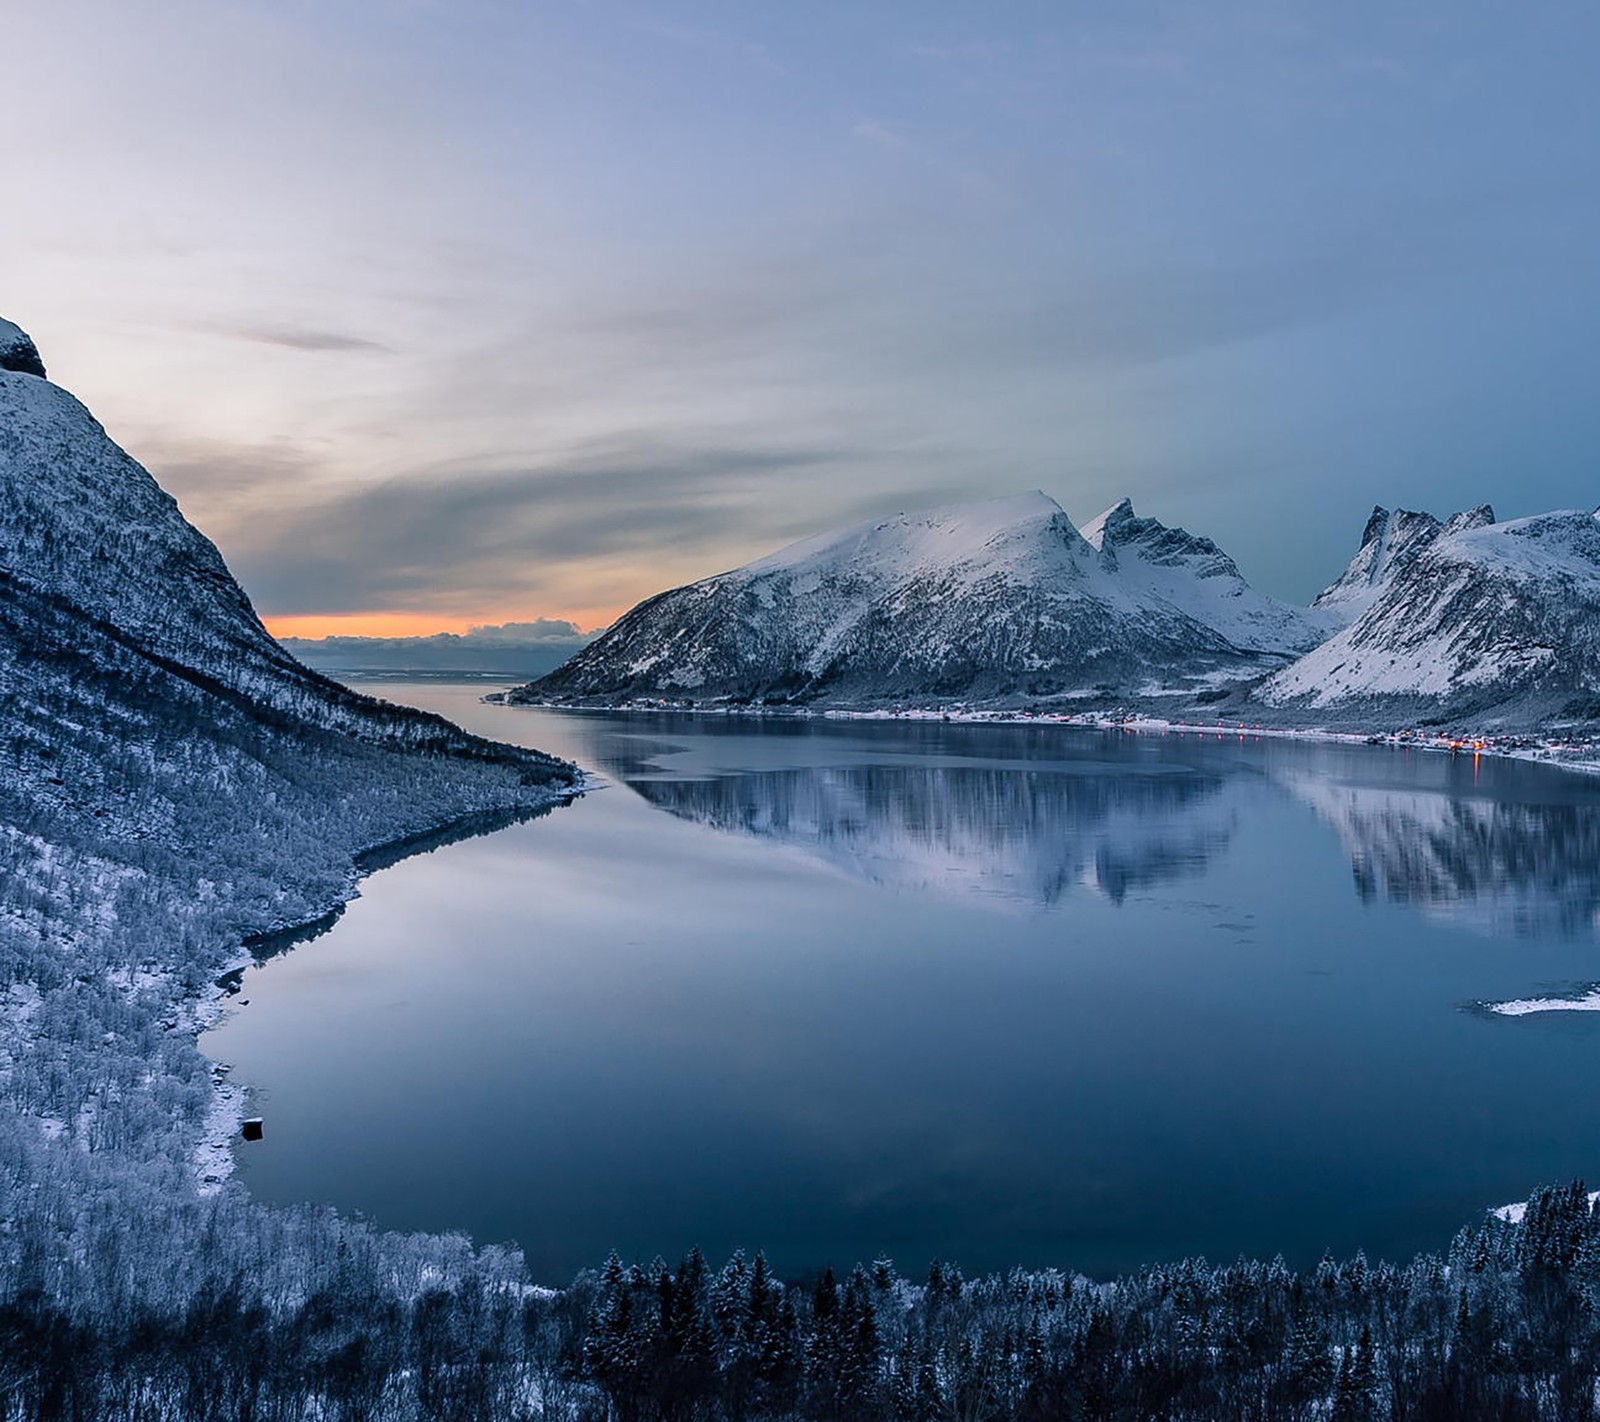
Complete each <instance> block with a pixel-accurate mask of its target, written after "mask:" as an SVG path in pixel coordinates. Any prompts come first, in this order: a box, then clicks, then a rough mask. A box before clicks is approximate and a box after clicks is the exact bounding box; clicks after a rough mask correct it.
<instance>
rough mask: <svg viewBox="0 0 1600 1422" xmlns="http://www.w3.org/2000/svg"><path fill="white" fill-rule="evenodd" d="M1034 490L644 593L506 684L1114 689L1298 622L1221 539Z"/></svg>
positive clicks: (1289, 647)
mask: <svg viewBox="0 0 1600 1422" xmlns="http://www.w3.org/2000/svg"><path fill="white" fill-rule="evenodd" d="M1092 527H1093V529H1094V533H1095V540H1096V541H1095V542H1091V541H1089V540H1086V539H1085V538H1084V537H1083V535H1081V534H1080V533H1079V532H1078V530H1077V529H1076V528H1074V527H1073V525H1072V521H1071V520H1070V519H1069V518H1068V517H1067V515H1066V514H1065V513H1063V512H1062V510H1061V508H1060V507H1059V506H1058V505H1057V504H1056V503H1055V501H1054V500H1052V499H1050V498H1048V497H1047V496H1046V495H1044V494H1042V493H1037V492H1036V493H1031V494H1023V495H1019V496H1017V497H1015V498H1010V499H999V500H994V501H990V502H986V503H979V504H967V505H960V506H956V507H951V508H944V509H935V510H932V511H929V512H925V513H919V514H900V515H897V516H896V517H894V518H890V519H882V520H878V521H874V522H872V523H865V524H860V525H857V526H855V527H853V528H848V529H844V530H841V531H838V532H834V533H827V534H822V535H820V536H818V537H816V538H811V539H807V540H805V541H804V542H801V543H797V544H794V545H793V546H792V547H789V548H785V549H783V550H781V551H779V552H777V553H774V554H772V555H771V556H770V557H767V558H763V559H760V560H758V561H757V562H754V563H750V564H747V565H746V566H744V567H742V568H738V569H735V570H734V571H732V572H729V573H723V574H720V575H718V576H717V577H713V578H707V579H705V580H704V581H702V582H698V583H692V584H690V585H688V586H687V587H681V588H676V589H673V590H672V591H670V592H665V593H662V594H660V595H658V596H656V597H653V598H650V599H649V600H647V601H646V602H643V603H641V604H640V605H639V606H638V607H636V608H634V609H633V610H632V611H631V612H629V613H628V614H627V615H626V616H624V617H623V618H622V619H620V620H619V621H618V623H617V624H616V626H614V627H613V628H612V629H611V630H610V631H609V632H608V633H606V634H605V635H604V636H602V637H600V638H599V639H597V640H596V641H595V642H594V643H592V644H591V645H590V646H589V647H587V648H585V649H584V651H582V652H580V653H579V654H578V655H577V656H575V657H574V658H573V659H572V660H571V661H570V662H568V663H567V664H566V665H565V666H563V667H561V668H559V669H558V670H556V671H555V672H553V673H551V674H550V675H549V676H547V677H544V678H542V679H541V680H539V681H537V682H535V683H532V684H531V686H530V687H529V688H527V689H525V690H524V691H523V692H522V693H520V696H521V697H522V698H523V699H546V698H578V699H583V698H592V699H622V698H627V697H640V696H643V697H651V696H680V697H681V696H688V697H693V698H694V699H697V700H712V699H721V700H727V701H732V702H761V701H770V702H800V703H807V704H839V705H848V704H865V703H869V702H880V703H881V702H916V701H926V700H932V699H937V698H940V697H951V696H958V697H962V698H964V699H971V700H992V699H998V698H1027V697H1049V696H1062V695H1105V696H1115V695H1118V694H1131V693H1134V692H1139V691H1144V690H1149V689H1152V688H1154V689H1161V688H1167V687H1183V686H1200V685H1203V684H1205V683H1206V682H1207V680H1208V679H1211V678H1222V679H1240V678H1246V677H1249V676H1252V675H1259V674H1260V673H1261V672H1262V671H1264V670H1267V669H1270V668H1272V667H1274V666H1277V665H1281V663H1282V662H1283V661H1284V660H1285V659H1286V658H1287V657H1289V656H1291V655H1293V653H1294V652H1296V651H1298V650H1301V649H1302V648H1304V647H1305V646H1308V645H1310V644H1311V643H1312V642H1314V641H1315V640H1316V636H1315V633H1314V631H1313V630H1311V629H1312V626H1313V621H1314V620H1313V619H1310V618H1308V617H1307V616H1306V614H1304V613H1297V612H1296V611H1295V610H1293V609H1290V608H1287V607H1285V606H1284V605H1282V604H1276V603H1273V602H1272V601H1271V600H1270V599H1266V598H1262V597H1260V596H1259V595H1258V594H1256V593H1254V592H1253V591H1252V590H1251V589H1250V588H1249V586H1248V585H1247V584H1246V583H1245V582H1244V580H1243V579H1242V578H1241V577H1239V574H1238V570H1237V569H1236V568H1235V567H1234V566H1233V563H1232V561H1231V560H1230V559H1228V558H1227V557H1226V555H1224V554H1222V553H1221V551H1220V550H1219V549H1217V548H1216V547H1215V545H1213V544H1211V543H1209V542H1208V541H1206V540H1203V539H1194V538H1191V537H1190V535H1188V534H1186V533H1184V532H1183V530H1181V529H1165V528H1163V527H1162V525H1160V524H1158V523H1155V522H1154V521H1153V520H1141V519H1138V518H1136V517H1135V516H1134V515H1133V511H1132V508H1131V506H1128V505H1119V506H1118V508H1117V509H1113V510H1111V511H1110V512H1108V514H1106V515H1105V516H1104V517H1103V518H1102V519H1100V520H1097V521H1096V524H1095V525H1093V526H1092Z"/></svg>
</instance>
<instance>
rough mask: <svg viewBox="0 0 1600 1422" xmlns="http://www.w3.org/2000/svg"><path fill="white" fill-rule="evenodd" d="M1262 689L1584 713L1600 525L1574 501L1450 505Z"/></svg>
mask: <svg viewBox="0 0 1600 1422" xmlns="http://www.w3.org/2000/svg"><path fill="white" fill-rule="evenodd" d="M1258 694H1259V697H1260V699H1261V700H1262V701H1263V702H1264V703H1266V704H1267V705H1269V706H1275V707H1300V708H1304V709H1313V710H1351V709H1355V710H1360V709H1362V708H1363V707H1365V708H1369V709H1372V710H1375V711H1376V710H1378V709H1379V707H1380V706H1381V705H1382V704H1383V703H1389V704H1391V705H1395V704H1398V703H1404V702H1412V703H1419V704H1420V703H1431V704H1432V705H1433V706H1434V707H1435V708H1436V709H1437V710H1438V711H1440V712H1443V713H1455V714H1467V713H1472V714H1475V715H1478V716H1480V717H1481V718H1482V719H1483V720H1484V723H1485V724H1486V725H1496V724H1501V723H1504V724H1511V723H1513V722H1516V721H1519V720H1520V721H1524V722H1533V721H1537V720H1544V719H1548V718H1550V717H1557V718H1567V719H1572V718H1578V719H1589V718H1591V717H1592V715H1593V711H1592V709H1591V707H1590V705H1589V703H1590V702H1592V701H1593V700H1594V698H1595V697H1596V696H1597V695H1600V522H1597V521H1596V517H1595V515H1594V514H1591V513H1588V512H1586V511H1583V510H1558V511H1557V512H1554V513H1547V514H1538V515H1535V516H1533V517H1531V518H1520V519H1512V520H1508V521H1506V522H1503V523H1496V522H1494V521H1493V514H1492V512H1491V511H1490V510H1489V509H1488V508H1487V507H1480V508H1476V509H1469V510H1467V511H1466V512H1464V513H1461V514H1457V515H1456V516H1455V517H1454V518H1452V519H1451V520H1450V521H1449V522H1448V523H1445V524H1442V525H1439V526H1438V528H1437V530H1435V531H1434V532H1433V534H1432V536H1431V537H1429V538H1428V539H1427V540H1426V542H1425V544H1424V546H1422V547H1421V548H1420V549H1417V550H1416V551H1415V552H1413V553H1412V554H1411V556H1410V557H1409V560H1408V561H1407V562H1405V564H1404V565H1403V566H1401V567H1399V568H1397V569H1396V570H1395V571H1394V572H1393V573H1392V574H1391V575H1390V576H1389V578H1388V580H1387V581H1386V582H1385V583H1384V584H1383V585H1382V586H1381V588H1379V589H1378V591H1377V595H1376V596H1375V597H1374V598H1373V599H1372V600H1371V601H1370V602H1369V603H1368V604H1367V606H1366V608H1365V610H1364V611H1362V612H1361V613H1360V615H1359V616H1358V617H1356V618H1355V620H1354V621H1352V622H1351V623H1350V625H1349V626H1348V627H1346V628H1344V629H1343V630H1342V631H1340V632H1338V633H1336V634H1335V635H1334V636H1333V637H1331V638H1329V639H1328V641H1326V642H1325V643H1323V644H1322V645H1321V646H1320V647H1318V648H1316V649H1315V650H1314V651H1312V652H1310V653H1308V654H1307V655H1306V656H1304V657H1302V658H1301V659H1300V660H1299V661H1297V662H1296V663H1294V664H1293V665H1292V666H1290V667H1287V668H1285V669H1284V670H1283V671H1281V672H1278V673H1277V674H1275V675H1274V676H1272V677H1271V678H1269V679H1268V680H1267V682H1266V683H1265V684H1264V685H1263V686H1262V688H1261V689H1260V692H1259V693H1258ZM1385 714H1386V713H1385Z"/></svg>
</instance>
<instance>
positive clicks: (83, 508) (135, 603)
mask: <svg viewBox="0 0 1600 1422" xmlns="http://www.w3.org/2000/svg"><path fill="white" fill-rule="evenodd" d="M43 370H44V366H43V363H42V362H41V361H40V359H39V354H38V351H37V349H36V347H35V346H34V344H33V342H32V341H31V340H30V339H29V338H28V337H27V336H26V335H25V334H24V333H23V332H22V331H21V330H19V329H18V328H17V327H16V326H15V325H12V324H11V323H10V322H0V585H3V586H4V587H5V589H6V591H7V594H8V596H9V597H10V598H11V599H13V600H14V601H15V602H17V603H18V604H19V605H21V604H24V603H29V602H32V601H37V602H39V603H41V604H44V605H48V607H49V608H50V609H51V610H52V611H53V612H54V613H56V614H57V615H65V616H66V617H67V618H68V619H69V620H74V619H75V620H76V621H77V622H79V623H80V624H81V625H82V628H83V629H84V630H83V632H82V633H81V634H79V635H81V636H88V635H91V633H92V635H94V636H96V637H100V638H108V639H112V640H114V641H115V642H117V643H118V645H120V646H121V647H123V648H124V649H125V650H127V651H129V652H132V653H134V654H135V655H137V656H139V657H140V658H142V659H143V660H144V661H145V662H146V663H147V664H148V665H149V666H150V667H151V668H152V669H154V668H159V669H161V670H162V671H164V672H165V673H168V674H171V675H175V676H178V677H180V678H183V679H186V680H188V681H189V682H191V683H193V684H199V685H203V686H205V687H206V688H207V689H208V690H210V691H211V692H213V693H215V694H218V695H226V696H229V697H231V698H234V699H235V700H236V701H242V702H243V703H244V704H248V705H250V706H251V707H253V708H255V710H256V711H257V712H259V713H262V714H267V715H273V716H276V717H279V718H283V717H288V718H291V719H292V720H301V721H304V722H305V723H306V724H307V725H310V726H315V727H317V728H319V729H323V730H337V731H339V732H341V733H343V734H346V735H353V736H356V737H359V738H362V739H366V740H373V741H377V742H381V743H383V744H386V745H394V746H401V745H410V746H419V747H422V746H426V747H431V748H434V749H440V750H445V751H448V752H449V753H451V754H461V755H467V756H471V757H480V756H486V757H489V758H499V759H502V760H503V759H505V756H506V755H507V752H505V750H504V748H501V747H493V746H491V745H490V744H489V743H488V742H484V741H480V740H478V739H477V738H475V737H470V736H466V735H464V734H463V733H461V732H459V731H457V730H456V728H455V727H453V726H450V725H449V724H448V723H447V722H445V721H443V720H440V719H439V718H437V717H428V716H424V715H422V714H421V713H418V712H413V711H409V710H406V711H401V710H398V709H397V708H395V707H392V706H389V705H388V704H387V703H382V702H378V701H375V700H373V699H372V698H370V697H365V696H360V695H357V694H356V693H354V692H351V691H350V690H348V689H347V688H346V687H343V686H341V685H339V684H338V683H337V682H334V681H331V680H329V679H328V678H326V677H324V676H321V675H319V674H318V673H316V672H313V671H311V670H309V669H308V668H306V667H304V666H302V665H301V664H300V663H299V662H298V661H296V660H295V659H294V658H293V657H292V656H290V655H289V653H288V652H286V651H285V650H284V649H283V648H282V647H280V646H279V645H278V643H277V642H275V641H274V640H273V639H272V637H271V635H270V634H269V633H268V632H267V630H266V629H265V628H264V627H263V626H262V625H261V622H260V620H259V618H257V616H256V614H255V610H254V609H253V608H252V607H251V605H250V600H249V598H248V597H246V595H245V593H244V590H243V589H242V588H241V587H240V586H239V585H238V583H237V582H235V581H234V579H233V576H232V574H231V573H229V571H228V569H227V566H226V565H225V564H224V563H223V561H222V555H221V554H220V553H218V552H217V549H216V547H215V546H214V545H213V544H212V543H211V541H210V540H209V539H207V538H206V537H204V535H202V534H201V533H199V532H198V531H197V530H196V529H195V528H193V527H192V526H191V525H190V524H189V523H188V522H187V521H186V520H185V519H184V517H183V515H182V514H181V513H180V512H179V510H178V505H177V503H176V502H175V501H174V500H173V498H172V497H171V495H169V494H167V493H166V492H165V491H164V490H163V489H161V487H160V486H159V485H158V484H157V483H156V481H155V480H154V479H152V478H151V477H150V475H149V474H148V473H147V472H146V471H145V470H144V469H143V468H142V467H141V466H140V465H139V464H138V463H137V462H136V461H135V460H133V459H132V458H130V457H129V456H128V455H127V454H126V453H125V452H124V451H123V450H121V449H120V448H118V446H117V445H116V444H115V443H114V442H113V441H112V440H111V439H110V438H109V437H108V436H107V434H106V432H105V430H104V429H102V428H101V426H100V424H99V423H98V422H97V421H96V420H95V419H94V417H93V416H92V415H91V414H90V413H89V412H88V410H86V409H85V408H84V407H83V405H81V404H80V403H79V402H78V401H77V400H75V399H74V398H73V397H72V396H71V395H69V394H68V393H67V392H66V391H65V390H62V389H61V388H60V387H58V386H56V385H53V384H51V383H50V382H49V381H48V380H46V379H45V378H44V377H43Z"/></svg>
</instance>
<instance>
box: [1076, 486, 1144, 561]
mask: <svg viewBox="0 0 1600 1422" xmlns="http://www.w3.org/2000/svg"><path fill="white" fill-rule="evenodd" d="M1138 518H1139V516H1138V515H1137V514H1136V513H1134V511H1133V500H1132V499H1130V498H1128V497H1126V496H1124V497H1122V498H1120V499H1118V500H1117V501H1116V503H1114V504H1112V505H1111V507H1110V508H1108V509H1107V510H1106V511H1105V512H1104V513H1102V514H1099V515H1098V516H1097V517H1095V518H1092V519H1090V520H1089V522H1088V523H1086V524H1084V526H1083V527H1082V528H1081V529H1080V530H1079V532H1080V533H1082V534H1083V537H1084V540H1085V541H1086V542H1087V543H1088V544H1089V546H1090V547H1091V548H1093V549H1094V550H1095V551H1096V552H1101V551H1103V550H1104V547H1105V542H1106V533H1107V531H1108V530H1109V531H1110V533H1111V536H1112V541H1113V542H1115V541H1116V537H1117V535H1118V533H1119V532H1120V531H1121V530H1122V529H1123V528H1124V527H1125V526H1126V525H1127V524H1129V523H1137V522H1138Z"/></svg>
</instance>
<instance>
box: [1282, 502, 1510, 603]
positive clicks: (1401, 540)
mask: <svg viewBox="0 0 1600 1422" xmlns="http://www.w3.org/2000/svg"><path fill="white" fill-rule="evenodd" d="M1483 512H1484V513H1485V514H1487V515H1488V516H1487V518H1486V519H1485V522H1488V523H1493V522H1494V515H1493V513H1492V512H1490V511H1489V510H1488V508H1487V507H1485V508H1484V509H1483ZM1443 531H1444V525H1443V524H1442V523H1440V522H1439V520H1438V519H1436V518H1435V517H1434V516H1433V515H1432V514H1430V513H1413V512H1412V511H1411V510H1410V509H1395V510H1394V511H1393V512H1392V513H1391V512H1390V511H1389V510H1388V509H1386V508H1382V507H1378V508H1375V509H1373V511H1372V515H1371V517H1370V518H1368V519H1367V526H1366V527H1365V528H1364V529H1363V530H1362V532H1361V547H1360V548H1358V549H1357V550H1356V555H1355V557H1354V558H1352V559H1351V560H1350V563H1349V566H1348V567H1346V568H1345V570H1344V572H1343V573H1342V574H1340V576H1339V578H1338V579H1337V580H1336V581H1335V582H1333V583H1330V584H1329V585H1328V586H1327V587H1325V588H1324V589H1323V590H1322V591H1321V592H1320V593H1318V594H1317V597H1316V600H1315V601H1314V602H1313V603H1312V604H1311V606H1312V608H1313V609H1314V610H1316V611H1318V612H1323V613H1326V614H1328V615H1330V616H1331V617H1332V618H1333V619H1334V623H1335V625H1336V626H1337V625H1345V624H1348V623H1351V622H1354V621H1355V619H1356V618H1358V617H1359V616H1361V614H1362V613H1363V612H1365V611H1366V610H1367V609H1368V608H1369V607H1371V606H1372V604H1373V603H1374V602H1376V601H1377V600H1378V598H1379V597H1380V596H1382V594H1383V591H1384V589H1385V588H1387V587H1388V586H1389V584H1390V583H1391V582H1393V581H1394V579H1395V577H1396V576H1397V575H1399V574H1400V573H1403V572H1404V571H1405V570H1406V569H1407V568H1409V567H1410V566H1411V564H1412V563H1413V562H1415V561H1416V559H1417V558H1418V557H1419V556H1420V555H1421V554H1422V553H1423V552H1424V551H1425V550H1426V549H1427V548H1429V547H1430V546H1431V545H1432V543H1433V541H1434V540H1435V539H1436V538H1438V536H1439V535H1440V533H1442V532H1443ZM1329 630H1330V631H1331V630H1333V629H1332V628H1330V629H1329Z"/></svg>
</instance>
